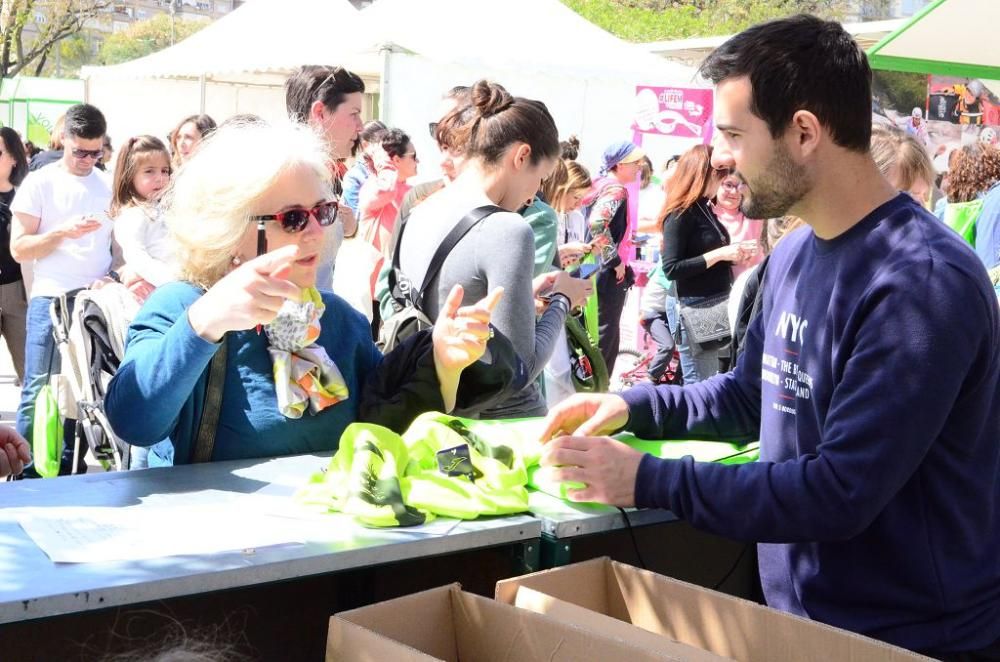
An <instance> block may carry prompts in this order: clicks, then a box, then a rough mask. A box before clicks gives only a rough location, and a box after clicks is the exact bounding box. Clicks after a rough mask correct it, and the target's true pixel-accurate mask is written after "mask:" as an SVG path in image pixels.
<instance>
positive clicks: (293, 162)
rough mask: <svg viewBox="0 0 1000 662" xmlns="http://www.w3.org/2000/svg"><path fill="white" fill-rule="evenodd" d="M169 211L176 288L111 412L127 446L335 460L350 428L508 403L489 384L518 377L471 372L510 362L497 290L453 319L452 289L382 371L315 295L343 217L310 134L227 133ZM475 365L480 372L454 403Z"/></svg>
mask: <svg viewBox="0 0 1000 662" xmlns="http://www.w3.org/2000/svg"><path fill="white" fill-rule="evenodd" d="M165 205H166V209H167V211H166V223H167V227H168V228H169V230H170V232H171V235H172V236H173V238H174V240H175V242H176V245H177V247H178V255H181V256H183V257H182V258H181V264H180V273H181V278H182V280H181V281H180V282H176V283H171V284H168V285H165V286H163V287H160V288H158V289H157V290H156V291H155V292H154V293H153V294H152V296H150V298H149V300H148V301H147V303H146V305H145V307H144V308H143V309H142V311H140V313H139V315H138V316H137V318H136V319H135V321H134V322H133V324H132V327H131V329H130V330H129V338H128V344H127V347H126V351H125V358H124V361H123V362H122V366H121V368H120V369H119V371H118V373H117V374H116V375H115V378H114V379H113V380H112V382H111V384H110V386H109V388H108V395H107V398H106V401H105V408H106V411H107V414H108V418H109V419H110V421H111V423H112V425H113V426H114V428H115V431H116V432H117V433H118V434H119V435H120V436H121V437H122V438H123V439H125V440H126V441H128V442H129V443H132V444H136V445H141V446H150V445H153V444H155V443H156V442H158V441H160V440H163V439H169V440H170V442H171V444H170V446H169V448H172V450H173V458H172V461H173V463H175V464H183V463H188V462H192V461H203V460H231V459H239V458H254V457H270V456H277V455H288V454H295V453H308V452H315V451H330V450H335V449H336V448H337V446H338V441H339V439H340V435H341V433H342V432H343V430H344V428H346V427H347V425H348V424H350V423H352V422H355V421H358V420H367V421H371V422H376V423H383V424H385V425H387V426H388V427H392V428H394V429H397V430H399V429H402V428H405V427H406V426H407V425H408V424H409V422H410V421H411V420H412V419H413V418H414V417H415V416H416V415H418V414H419V413H421V412H422V411H427V410H441V411H451V410H453V409H456V406H457V408H458V409H459V410H468V409H469V407H470V403H472V402H475V401H477V400H479V399H485V398H487V397H488V392H489V390H490V389H491V388H494V386H495V389H494V390H495V391H496V392H502V391H503V388H504V386H505V384H504V383H499V382H498V381H497V377H496V376H497V375H498V374H507V375H508V376H509V377H510V378H511V379H513V375H514V371H513V370H511V369H508V370H507V371H506V373H505V372H504V370H502V369H501V370H498V368H501V367H502V366H499V365H490V366H487V365H485V363H483V362H479V363H478V364H477V362H478V361H479V359H480V357H482V356H483V354H484V351H485V348H486V345H487V342H490V346H491V353H490V357H491V360H492V361H494V362H496V361H497V360H500V359H498V357H502V356H504V355H507V356H510V355H511V352H506V353H505V352H503V351H499V350H502V349H503V348H502V346H500V345H501V344H502V343H503V342H504V341H503V339H502V338H501V337H500V336H499V335H498V336H497V338H496V339H495V340H491V338H492V336H493V333H492V332H491V327H490V325H489V320H490V315H491V310H492V308H493V307H494V306H495V305H496V303H497V301H498V300H499V298H500V295H501V293H502V292H501V291H494V292H492V293H490V294H489V295H488V296H487V297H486V298H485V299H483V300H482V301H479V302H478V303H475V304H473V305H470V306H467V307H460V306H461V299H462V290H461V288H459V287H456V288H454V289H453V290H452V292H451V293H450V295H449V296H448V298H447V301H446V302H445V305H444V314H442V315H441V316H440V318H439V319H438V322H437V324H436V325H435V327H434V329H433V332H430V331H427V332H423V333H422V334H417V335H415V336H413V337H412V338H410V339H408V340H407V341H406V342H405V343H404V344H403V345H401V346H400V347H399V348H397V349H396V350H395V351H394V352H392V353H390V354H388V355H387V356H385V357H384V358H383V356H382V355H381V354H380V353H379V351H378V349H377V348H376V347H375V345H374V343H373V342H372V340H371V334H370V330H369V326H368V322H367V321H366V320H365V318H364V317H363V316H362V315H360V314H358V313H357V312H355V311H353V310H352V309H351V308H350V307H349V306H348V305H347V304H346V303H345V302H344V301H343V300H342V299H339V298H338V297H336V296H335V295H333V294H331V293H328V292H322V293H320V292H319V291H318V290H317V289H316V287H315V284H316V271H317V265H318V261H319V255H320V250H321V247H322V244H323V230H324V227H326V226H329V225H330V224H331V223H333V222H334V221H335V220H336V218H337V213H338V207H337V203H336V202H334V201H333V193H332V190H331V186H330V171H329V168H328V167H327V155H326V153H325V151H324V147H323V143H322V141H321V140H320V139H319V138H318V137H317V136H316V135H315V134H314V133H313V132H312V131H310V130H309V129H308V128H305V127H302V126H282V127H273V126H267V125H264V124H260V123H259V124H254V125H238V124H237V125H232V126H225V127H222V128H220V129H219V130H218V131H217V132H216V133H215V134H214V135H213V136H212V137H211V138H209V139H208V140H206V141H205V142H204V143H203V144H202V146H201V147H200V148H199V150H198V154H197V156H196V157H195V158H192V159H191V160H190V161H189V162H188V163H186V164H185V166H184V168H183V169H182V170H181V172H180V173H179V174H178V176H177V178H176V179H175V181H174V182H173V184H172V186H171V189H170V190H169V191H168V193H167V195H166V198H165ZM494 347H497V348H498V351H493V350H494ZM220 353H221V355H220ZM217 356H218V357H219V358H216V357H217ZM473 364H477V367H476V368H475V370H479V371H481V372H482V373H483V374H479V373H478V372H477V373H476V374H475V375H467V377H468V378H467V379H462V380H461V381H462V387H463V388H462V389H459V381H460V379H461V377H462V375H463V371H465V370H466V369H468V368H469V366H472V365H473ZM210 366H211V367H210ZM210 370H215V371H216V374H218V375H220V378H218V379H215V380H214V383H216V384H221V385H222V388H221V401H220V402H219V404H218V406H217V407H211V406H210V405H208V404H206V403H207V402H209V400H208V399H207V397H208V395H209V391H210V390H209V386H208V384H209V372H210ZM491 375H492V376H491ZM502 381H503V378H501V380H500V382H502ZM470 384H471V385H472V386H471V387H470V386H469V385H470ZM491 385H493V386H491ZM473 389H476V390H475V391H474V390H473ZM215 390H216V389H215V388H214V387H213V389H212V392H213V393H214V392H215ZM206 412H208V413H206ZM213 412H216V413H217V417H218V418H217V423H216V424H215V425H214V426H212V427H214V429H209V430H208V433H207V435H206V436H205V437H204V438H210V439H213V440H214V441H213V443H211V444H197V443H196V440H197V439H198V436H199V429H200V426H201V425H203V418H205V417H206V416H209V417H210V416H212V415H213ZM209 420H210V419H209ZM206 447H208V448H210V451H206ZM157 448H160V447H159V446H158V447H157ZM154 453H156V449H155V448H154ZM170 460H171V458H166V457H157V458H155V459H154V458H153V457H151V458H150V465H151V466H155V465H156V464H163V463H165V462H169V461H170Z"/></svg>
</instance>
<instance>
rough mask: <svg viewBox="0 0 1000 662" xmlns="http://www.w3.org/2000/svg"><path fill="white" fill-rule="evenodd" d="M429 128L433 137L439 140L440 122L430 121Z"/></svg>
mask: <svg viewBox="0 0 1000 662" xmlns="http://www.w3.org/2000/svg"><path fill="white" fill-rule="evenodd" d="M427 128H428V129H429V130H430V134H431V138H433V139H434V140H437V132H438V123H437V122H430V123H428V124H427Z"/></svg>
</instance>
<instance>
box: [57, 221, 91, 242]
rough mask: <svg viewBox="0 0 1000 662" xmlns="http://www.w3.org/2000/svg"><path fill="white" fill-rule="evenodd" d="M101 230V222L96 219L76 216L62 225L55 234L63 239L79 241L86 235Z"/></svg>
mask: <svg viewBox="0 0 1000 662" xmlns="http://www.w3.org/2000/svg"><path fill="white" fill-rule="evenodd" d="M100 228H101V222H100V221H99V220H97V219H96V218H90V217H87V216H75V217H73V218H71V219H69V220H68V221H65V222H63V223H62V224H60V225H59V226H58V227H57V228H56V229H55V233H56V234H57V235H58V236H59V237H61V238H63V239H79V238H80V237H82V236H84V235H88V234H90V233H91V232H95V231H97V230H99V229H100Z"/></svg>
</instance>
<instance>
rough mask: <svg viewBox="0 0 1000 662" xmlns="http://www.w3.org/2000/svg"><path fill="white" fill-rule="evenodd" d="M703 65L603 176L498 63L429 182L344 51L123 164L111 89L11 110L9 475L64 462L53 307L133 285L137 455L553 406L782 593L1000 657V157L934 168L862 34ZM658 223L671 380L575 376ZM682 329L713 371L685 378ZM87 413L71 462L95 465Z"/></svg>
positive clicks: (916, 638) (3, 292)
mask: <svg viewBox="0 0 1000 662" xmlns="http://www.w3.org/2000/svg"><path fill="white" fill-rule="evenodd" d="M817 48H820V49H822V51H823V52H824V53H827V54H828V55H829V56H828V57H826V56H825V57H824V58H820V59H816V58H813V57H811V56H809V53H811V52H812V51H813V50H815V49H817ZM703 72H704V74H705V75H706V76H707V77H708V78H710V79H711V80H712V81H713V82H714V83H715V84H716V86H717V101H716V113H715V115H716V117H715V131H716V138H715V140H714V142H713V144H712V145H698V146H696V147H693V148H692V149H690V150H688V151H687V152H685V153H683V154H678V155H676V156H674V157H671V158H670V159H669V160H668V161H667V162H666V163H664V164H663V165H662V167H660V168H655V167H654V164H653V163H652V162H651V161H650V159H649V157H648V156H647V155H646V154H645V153H644V151H643V150H642V149H641V148H640V147H639V146H637V145H635V144H634V143H632V142H629V141H622V142H618V143H614V144H611V145H608V146H607V147H606V149H605V150H604V152H603V156H602V159H601V163H600V166H599V168H598V169H597V170H596V172H595V173H594V175H592V174H591V171H590V170H589V169H588V168H587V167H586V166H585V165H584V164H582V163H580V162H579V161H578V160H577V158H578V151H579V147H580V143H579V141H578V140H577V139H575V138H570V139H568V140H566V141H563V142H560V140H559V135H558V132H557V129H556V122H555V120H554V118H553V117H552V115H551V114H550V112H549V110H548V109H547V107H546V106H545V104H544V103H542V102H541V101H538V100H533V99H527V98H522V97H517V96H513V95H512V94H510V93H509V92H508V91H507V90H506V89H505V88H504V87H503V86H501V85H499V84H497V83H491V82H487V81H478V82H475V83H474V84H472V85H470V86H460V87H455V88H453V89H451V90H448V91H447V92H446V93H445V94H444V95H443V97H442V100H441V109H440V112H439V114H438V116H436V117H432V118H428V120H429V129H430V132H431V134H432V136H433V138H434V140H435V142H436V144H437V146H438V148H439V151H440V170H441V173H442V177H441V179H439V180H435V181H430V182H426V183H421V184H419V185H417V186H411V180H413V178H414V177H415V176H416V175H417V174H418V171H419V167H420V163H421V161H420V159H419V158H418V155H417V153H416V150H415V148H414V144H413V141H412V139H411V137H410V136H409V135H408V134H407V133H405V132H404V131H403V130H401V129H400V128H396V127H390V126H386V125H385V124H383V123H381V122H378V121H372V122H369V123H368V124H363V122H362V94H363V92H364V83H363V81H362V80H361V79H360V78H359V77H358V76H356V75H355V74H352V73H351V72H349V71H346V70H345V69H342V68H339V67H326V66H305V67H301V68H300V69H299V70H298V71H297V72H295V74H294V75H292V76H291V77H290V79H289V80H288V82H287V84H286V93H287V109H288V119H289V121H288V122H287V123H284V122H283V123H274V122H266V121H264V120H262V119H261V118H259V117H255V116H250V115H244V116H238V117H234V118H228V119H226V120H225V121H223V122H222V123H221V124H219V125H217V124H216V123H215V121H213V120H212V118H210V117H208V116H206V115H192V116H190V117H186V118H184V119H183V120H182V121H181V122H179V123H178V125H177V126H176V128H174V130H173V131H171V132H170V133H169V135H168V136H166V137H167V140H165V141H164V140H161V139H160V138H158V137H156V136H154V135H142V136H135V137H132V138H129V139H128V140H127V141H126V142H125V143H123V144H122V145H121V146H120V149H119V151H118V157H117V159H116V160H115V163H114V168H113V172H112V173H110V174H109V173H107V172H106V171H103V170H102V169H101V168H99V167H98V166H99V165H101V164H102V162H103V163H104V164H105V165H110V159H109V156H108V154H107V153H106V150H107V149H109V148H110V143H108V142H107V141H106V135H107V126H106V123H105V120H104V116H103V115H102V113H101V111H100V110H99V109H97V108H95V107H93V106H90V105H86V104H81V105H77V106H73V107H72V108H70V109H69V110H68V111H67V113H66V115H65V118H64V120H63V122H62V124H61V127H60V128H59V129H58V130H57V135H54V138H53V144H52V146H51V147H52V148H51V149H50V150H48V151H46V152H42V153H40V154H38V155H36V156H35V157H34V158H33V159H32V160H31V165H29V162H28V158H27V153H26V150H25V146H24V145H23V144H22V143H21V140H20V138H19V137H18V136H17V134H16V133H15V132H13V131H12V130H10V129H6V128H5V129H0V143H2V145H0V149H2V154H0V203H3V204H2V205H0V208H2V209H3V210H4V211H6V212H7V213H6V214H5V219H4V223H3V228H4V230H5V232H6V234H5V235H4V236H2V237H0V308H2V310H3V315H2V318H0V319H2V324H0V333H2V334H3V335H4V337H5V339H6V342H7V344H8V348H9V349H10V352H11V355H12V357H13V358H14V362H15V367H16V368H17V371H18V376H19V378H20V379H21V380H22V382H23V388H22V401H21V405H20V408H19V410H18V418H17V428H16V433H15V432H13V431H10V430H4V431H3V432H2V435H3V436H2V437H0V444H2V445H3V446H4V449H5V452H4V453H0V475H6V474H12V475H15V476H23V477H35V476H37V475H38V474H37V472H35V471H34V470H33V467H32V464H31V456H30V453H29V449H28V445H27V443H26V442H25V441H24V439H25V438H29V439H30V438H32V435H33V419H34V416H33V412H34V408H35V402H36V399H37V398H38V397H39V392H40V390H41V388H42V386H43V385H44V384H45V383H46V382H47V380H48V379H49V376H50V375H52V374H53V373H55V372H58V371H59V369H60V357H59V353H58V352H57V351H56V346H55V340H54V339H53V322H52V318H51V316H50V308H51V307H52V306H53V304H56V305H61V306H68V307H70V308H71V307H72V306H73V305H74V295H75V294H76V293H78V292H80V291H81V290H83V289H86V288H119V289H121V291H123V292H127V293H128V296H129V297H131V300H132V301H133V302H134V308H132V309H130V311H129V312H128V314H127V319H128V320H129V321H130V327H129V331H128V341H127V345H126V347H125V351H124V356H123V357H122V360H121V365H120V367H119V368H118V370H117V373H116V374H115V376H114V378H113V379H112V380H111V382H110V384H109V385H108V389H107V396H106V398H105V401H104V408H105V410H106V413H107V417H108V419H109V421H110V422H111V425H112V427H113V428H114V430H115V432H116V434H118V435H119V436H120V437H121V438H122V439H123V440H125V441H126V442H128V443H129V444H133V445H135V446H136V447H140V448H144V449H148V450H147V451H146V452H137V453H136V454H135V456H134V458H133V462H132V466H133V468H137V467H144V466H161V465H171V464H186V463H192V462H201V461H213V460H215V461H218V460H228V459H239V458H255V457H270V456H277V455H286V454H293V453H307V452H314V451H324V450H326V451H329V450H335V449H336V448H337V444H338V440H339V437H340V434H341V432H342V431H343V430H344V429H345V428H346V426H347V425H349V424H350V423H352V422H355V421H370V422H376V423H380V424H382V425H385V426H387V427H390V428H392V429H396V430H399V431H401V430H402V429H405V427H406V426H407V425H408V424H409V422H411V421H412V420H413V418H414V417H415V416H416V415H418V414H419V413H421V412H424V411H432V410H437V411H444V412H456V413H458V414H461V415H466V416H473V417H479V418H491V419H506V418H520V417H528V416H545V415H547V416H548V418H547V421H546V430H545V432H544V435H543V436H544V437H545V440H546V441H548V443H547V446H546V453H545V456H544V458H543V461H544V462H545V463H546V464H550V465H553V466H554V467H556V472H557V474H556V475H558V476H559V477H560V479H562V480H567V481H578V482H581V483H583V484H584V485H585V486H586V487H584V488H583V489H581V490H578V491H571V498H573V499H576V500H581V501H600V502H603V503H611V504H615V505H621V506H631V505H639V506H647V507H664V508H670V509H671V510H672V511H673V512H674V513H676V514H677V515H678V516H679V517H682V518H685V519H688V520H690V521H691V522H693V523H694V524H695V525H696V526H699V527H701V528H704V529H707V530H709V531H713V532H716V533H719V534H722V535H725V536H728V537H731V538H736V539H744V540H750V541H755V542H759V543H760V546H759V555H760V569H761V577H762V582H763V588H764V592H765V595H766V597H767V600H768V603H769V604H771V605H772V606H777V607H779V608H782V609H785V610H787V611H791V612H793V613H798V614H801V615H805V616H808V617H811V618H816V619H819V620H822V621H824V622H828V623H832V624H835V625H838V626H840V627H845V628H848V629H851V630H854V631H857V632H862V633H865V634H869V635H872V636H875V637H878V638H880V639H883V640H886V641H890V642H893V643H897V644H900V645H903V646H907V647H909V648H912V649H914V650H920V651H924V652H928V653H930V654H934V655H940V656H942V657H949V656H951V657H952V658H953V659H962V660H966V659H969V660H972V659H1000V641H998V637H1000V630H998V629H997V625H996V624H997V623H998V622H1000V566H998V563H1000V562H998V561H997V559H998V558H1000V554H998V552H1000V549H998V547H1000V521H998V516H997V514H996V513H997V508H996V505H997V493H996V492H997V488H996V485H997V484H998V482H997V463H998V458H1000V449H998V446H997V444H996V440H995V436H996V434H997V430H998V426H1000V408H998V405H997V392H998V391H997V388H998V379H1000V356H998V355H997V349H998V344H997V343H998V340H1000V338H998V334H1000V308H998V306H997V298H996V294H995V292H994V290H993V289H992V286H991V283H990V280H989V275H988V270H991V271H992V273H993V274H998V269H997V267H998V265H1000V152H998V151H997V149H996V148H994V147H992V146H990V145H985V144H977V145H969V146H967V147H963V148H961V149H958V150H955V152H954V153H953V154H952V155H951V157H950V158H949V167H948V171H947V172H946V173H938V172H936V171H935V168H934V165H933V163H932V161H931V158H930V155H929V154H928V153H927V151H926V147H925V144H924V141H923V140H922V139H921V136H920V135H919V132H916V131H914V130H909V131H908V130H902V129H896V128H892V127H889V128H886V127H877V128H875V129H873V128H872V123H871V115H870V103H871V87H870V85H871V72H870V70H869V69H868V65H867V62H866V61H865V59H864V56H863V54H861V53H860V51H859V50H858V49H857V46H856V45H855V43H854V41H853V40H852V39H851V38H850V36H849V35H847V33H846V32H844V31H843V29H842V27H841V26H840V25H839V24H836V23H828V22H823V21H820V20H818V19H813V18H809V17H797V18H793V19H787V20H785V21H777V22H773V23H769V24H765V25H762V26H758V27H755V28H751V29H750V30H748V31H746V32H744V33H741V34H740V35H738V36H736V37H734V38H733V39H731V40H730V41H728V42H726V44H724V45H723V46H722V47H720V48H719V49H718V50H717V51H715V53H713V55H712V56H710V57H709V59H708V60H707V61H706V63H705V64H704V65H703ZM913 119H914V121H916V120H917V119H919V118H917V117H916V116H915V115H914V118H913ZM425 156H427V155H425ZM36 166H37V167H36ZM29 170H30V174H29ZM654 182H656V183H654ZM637 183H638V186H636V184H637ZM636 191H646V193H642V192H639V193H636ZM630 196H638V198H637V199H630ZM652 207H655V208H656V209H655V211H650V209H651V208H652ZM636 208H638V212H637V213H636V212H635V211H634V210H635V209H636ZM931 210H935V211H936V213H937V214H938V218H935V216H934V215H933V214H932V212H931ZM805 226H808V227H805ZM637 228H641V229H648V230H652V231H653V232H655V234H656V237H657V240H658V242H657V243H658V248H659V250H657V251H655V252H652V253H644V255H645V256H647V257H648V256H649V255H650V254H653V255H657V256H658V259H657V260H656V264H655V265H653V268H652V270H651V272H650V273H649V274H648V284H647V286H646V290H645V293H644V296H643V300H642V305H641V317H642V324H643V328H645V329H646V330H647V332H648V333H650V334H651V336H652V337H653V338H654V339H655V342H656V343H657V344H658V346H659V352H658V353H657V356H656V359H655V360H654V361H653V363H652V364H651V367H650V371H649V374H650V381H651V382H652V383H650V384H646V385H641V386H638V387H635V388H633V389H631V390H629V391H627V392H625V393H624V394H621V395H614V394H591V395H585V396H584V395H577V396H570V394H571V393H572V392H573V391H574V382H573V379H572V374H571V373H572V372H573V370H572V368H571V366H572V363H571V358H572V351H571V349H570V347H569V345H568V342H567V334H566V328H567V324H568V323H569V322H572V321H573V320H574V319H580V318H582V317H585V313H584V312H583V311H584V309H586V308H587V307H588V306H594V305H595V300H594V297H596V317H595V320H596V324H593V325H591V326H592V327H593V328H591V329H590V330H591V341H592V343H593V344H594V345H595V346H596V351H595V353H594V356H595V358H597V359H600V360H603V362H604V363H605V365H606V367H608V368H609V369H612V368H613V367H614V365H615V361H616V358H617V355H618V351H619V344H620V324H621V323H622V311H623V308H624V305H625V300H626V296H627V293H628V291H629V289H630V288H632V287H633V285H634V284H635V283H636V279H637V274H636V271H635V270H634V267H635V266H638V265H637V262H638V260H637V257H638V255H637V248H636V245H635V244H634V233H635V231H636V230H637ZM977 256H978V259H977ZM589 265H592V266H589ZM996 280H1000V274H998V275H997V276H994V282H996ZM413 309H416V310H417V312H418V313H419V315H418V316H417V317H415V318H414V319H417V320H418V323H416V324H415V325H414V327H413V328H414V329H415V330H414V331H413V332H412V333H409V334H408V335H405V336H399V337H395V336H394V338H393V340H392V341H391V342H387V340H386V338H385V336H384V333H383V331H384V329H386V328H388V327H389V326H390V322H392V321H394V320H398V319H399V318H400V316H401V315H404V314H407V313H411V312H412V310H413ZM637 322H638V320H637ZM383 349H384V350H386V351H385V352H384V353H383ZM675 349H676V351H677V353H678V355H679V362H680V366H681V373H682V379H683V383H684V386H683V387H682V386H679V385H676V384H674V385H666V384H662V383H661V381H662V380H663V378H664V374H665V370H666V366H667V363H668V362H669V360H670V358H671V356H672V354H673V352H674V351H675ZM945 349H947V350H948V354H947V355H943V354H942V353H941V352H942V351H944V350H945ZM567 396H570V397H567ZM550 408H551V411H550ZM621 429H628V430H631V431H632V432H635V433H636V434H637V435H639V436H641V437H646V438H653V439H665V438H677V437H679V438H705V439H724V440H728V441H740V440H757V439H759V440H760V441H761V461H760V462H757V463H754V464H752V465H741V466H739V467H731V466H722V465H715V464H701V463H696V462H694V461H692V460H691V458H686V459H684V460H680V461H673V460H660V459H657V458H654V457H652V456H649V455H646V456H643V455H641V454H639V453H637V452H636V451H634V450H632V449H631V448H630V447H628V446H626V445H624V444H621V443H619V442H616V441H614V440H613V439H610V438H608V437H606V436H603V435H607V434H611V433H614V432H617V431H619V430H621ZM74 434H75V432H74V429H73V422H72V421H71V420H68V421H67V423H66V426H65V430H64V435H65V439H64V448H65V452H64V454H63V457H62V462H61V467H60V473H63V474H65V473H71V472H73V471H74V470H76V471H85V469H86V467H85V465H84V464H83V458H82V456H81V455H80V454H79V453H77V454H74V453H73V449H74V444H73V435H74ZM74 462H76V463H77V466H75V467H74V465H73V463H74ZM977 656H978V657H977Z"/></svg>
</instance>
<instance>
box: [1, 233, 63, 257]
mask: <svg viewBox="0 0 1000 662" xmlns="http://www.w3.org/2000/svg"><path fill="white" fill-rule="evenodd" d="M63 239H64V235H63V234H62V232H60V231H59V230H52V231H51V232H43V233H42V234H25V235H21V236H20V237H18V238H17V239H16V240H14V241H13V242H11V245H10V253H11V256H12V257H13V258H14V259H15V260H16V261H17V262H19V263H20V264H24V263H25V262H31V261H32V260H40V259H42V258H43V257H45V256H47V255H49V254H50V253H52V251H54V250H55V249H57V248H58V247H59V244H61V243H62V240H63Z"/></svg>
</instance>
